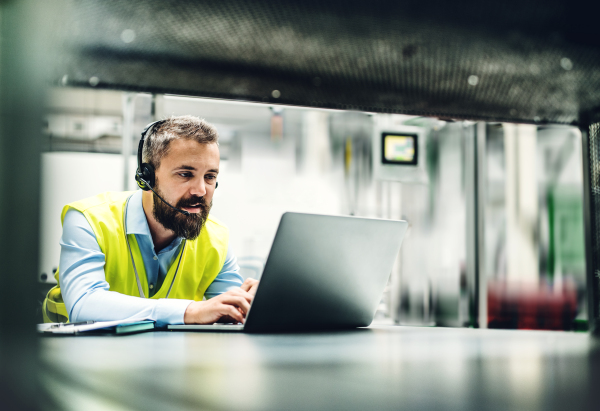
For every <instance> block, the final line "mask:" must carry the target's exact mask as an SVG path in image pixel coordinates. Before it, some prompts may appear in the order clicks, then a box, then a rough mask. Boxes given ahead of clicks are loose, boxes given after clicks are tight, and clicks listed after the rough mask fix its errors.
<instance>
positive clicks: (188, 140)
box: [44, 116, 258, 325]
mask: <svg viewBox="0 0 600 411" xmlns="http://www.w3.org/2000/svg"><path fill="white" fill-rule="evenodd" d="M142 159H143V162H142ZM218 174H219V148H218V135H217V131H216V129H215V128H214V127H213V126H211V125H210V124H208V123H206V122H205V121H204V120H201V119H199V118H197V117H193V116H182V117H172V118H169V119H167V120H163V121H159V122H156V123H153V124H152V125H150V126H149V127H148V128H147V129H146V130H144V133H143V134H142V140H141V141H140V148H139V153H138V171H137V172H136V180H137V181H138V185H139V186H140V187H141V188H142V190H138V191H136V192H133V193H131V192H125V193H103V194H99V195H97V196H95V197H92V198H88V199H84V200H81V201H76V202H74V203H71V204H68V205H66V206H65V207H64V209H63V212H62V220H63V234H62V238H61V241H60V245H61V254H60V265H59V270H58V271H57V273H56V275H55V277H56V279H57V281H58V282H59V284H58V285H57V286H56V287H55V288H53V289H52V290H50V292H49V293H48V296H47V298H46V300H45V302H44V320H45V321H66V320H67V319H68V320H70V322H78V321H86V320H96V321H108V320H120V319H127V318H140V317H144V318H149V319H152V320H155V321H156V322H157V324H159V325H165V324H182V323H185V324H211V323H214V322H218V321H224V322H242V323H243V322H244V318H245V315H246V313H247V312H248V309H249V308H250V303H251V302H252V298H253V296H254V293H255V291H256V286H257V284H258V282H257V281H256V280H253V279H248V280H246V281H245V282H243V283H242V277H241V276H240V274H239V267H238V265H237V263H236V259H235V257H234V256H233V254H232V252H231V250H230V249H229V232H228V229H227V228H226V227H225V226H224V225H222V224H221V223H220V222H218V221H217V220H216V219H215V218H213V217H212V216H210V215H209V212H210V209H211V207H212V198H213V194H214V191H215V189H216V187H217V185H218V183H217V176H218ZM203 297H206V301H202V300H203Z"/></svg>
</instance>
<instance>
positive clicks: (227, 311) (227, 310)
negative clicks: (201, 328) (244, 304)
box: [221, 304, 244, 323]
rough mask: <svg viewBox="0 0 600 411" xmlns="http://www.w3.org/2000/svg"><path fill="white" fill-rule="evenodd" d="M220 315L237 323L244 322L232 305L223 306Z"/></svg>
mask: <svg viewBox="0 0 600 411" xmlns="http://www.w3.org/2000/svg"><path fill="white" fill-rule="evenodd" d="M221 313H222V314H223V316H229V317H231V318H233V319H234V320H235V321H237V322H239V323H243V322H244V316H243V315H242V313H240V312H239V311H238V310H237V308H235V307H234V306H233V305H228V304H223V307H222V309H221Z"/></svg>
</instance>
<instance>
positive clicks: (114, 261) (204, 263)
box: [43, 192, 229, 322]
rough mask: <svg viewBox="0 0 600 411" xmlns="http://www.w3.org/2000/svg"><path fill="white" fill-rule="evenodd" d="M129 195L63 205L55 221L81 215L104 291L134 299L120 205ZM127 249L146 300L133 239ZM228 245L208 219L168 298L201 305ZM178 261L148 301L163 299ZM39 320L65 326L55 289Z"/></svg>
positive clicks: (135, 289) (223, 231)
mask: <svg viewBox="0 0 600 411" xmlns="http://www.w3.org/2000/svg"><path fill="white" fill-rule="evenodd" d="M131 194H132V192H108V193H102V194H99V195H97V196H95V197H91V198H87V199H85V200H81V201H76V202H74V203H71V204H67V205H66V206H65V207H64V208H63V210H62V215H61V221H64V218H65V214H66V213H67V211H68V210H69V209H71V208H73V209H75V210H77V211H79V212H81V213H83V215H84V216H85V217H86V219H87V221H88V222H89V223H90V225H91V226H92V230H94V234H96V240H97V241H98V245H99V246H100V250H101V251H102V252H103V253H104V255H105V257H106V264H105V266H104V274H105V277H106V281H107V282H108V284H109V285H110V291H116V292H119V293H121V294H125V295H131V296H135V297H139V296H140V293H139V290H138V285H137V281H136V278H135V273H134V270H133V265H132V263H131V256H130V255H129V250H128V248H127V242H126V240H125V227H124V212H125V204H126V203H127V198H129V196H130V195H131ZM129 244H130V245H131V252H132V254H133V259H134V261H135V266H136V268H137V270H138V275H139V277H140V282H141V285H142V289H143V291H144V294H145V295H149V293H148V279H147V277H146V270H145V267H144V262H143V259H142V254H141V252H140V249H139V246H138V243H137V241H136V239H135V235H134V234H129ZM228 244H229V230H228V229H227V227H225V226H224V225H223V224H221V223H220V222H218V221H217V220H216V219H214V218H213V217H210V216H209V217H208V219H207V221H206V224H205V225H204V227H203V228H202V231H201V232H200V236H198V238H197V239H195V240H192V241H187V243H186V246H185V249H184V250H183V253H184V254H183V256H181V264H180V266H179V271H178V273H177V276H176V278H175V281H174V282H173V287H172V289H171V293H170V294H169V298H178V299H187V300H196V301H200V300H202V298H203V297H204V292H205V291H206V289H207V288H208V286H209V285H210V284H211V283H212V282H213V280H214V279H215V278H216V276H217V275H218V274H219V272H220V271H221V268H222V267H223V264H225V258H226V256H227V247H228ZM180 253H181V251H180ZM178 260H179V255H178V256H177V258H176V259H175V260H174V263H173V264H172V265H171V267H170V268H169V271H168V272H167V276H166V277H165V280H164V281H163V283H162V286H161V288H160V290H158V292H157V293H156V294H154V295H153V296H152V297H151V298H153V299H157V298H165V297H166V296H167V292H168V290H169V287H170V286H171V282H172V281H173V276H174V275H175V271H176V268H177V262H178ZM55 278H56V281H57V282H58V278H59V270H57V271H56V274H55ZM43 316H44V322H67V321H68V319H69V315H68V313H67V309H66V307H65V304H64V302H63V299H62V295H61V292H60V283H59V284H57V285H56V287H53V288H52V289H51V290H50V291H49V292H48V295H47V296H46V299H45V300H44V306H43Z"/></svg>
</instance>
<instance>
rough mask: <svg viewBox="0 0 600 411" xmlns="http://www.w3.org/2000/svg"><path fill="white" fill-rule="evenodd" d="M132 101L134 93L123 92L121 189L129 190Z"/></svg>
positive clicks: (133, 100) (133, 113)
mask: <svg viewBox="0 0 600 411" xmlns="http://www.w3.org/2000/svg"><path fill="white" fill-rule="evenodd" d="M134 103H135V94H134V93H123V137H122V138H121V153H122V154H123V191H127V190H129V179H130V175H129V158H130V157H131V145H132V142H131V139H132V133H133V120H134V116H135V111H134V108H135V106H134Z"/></svg>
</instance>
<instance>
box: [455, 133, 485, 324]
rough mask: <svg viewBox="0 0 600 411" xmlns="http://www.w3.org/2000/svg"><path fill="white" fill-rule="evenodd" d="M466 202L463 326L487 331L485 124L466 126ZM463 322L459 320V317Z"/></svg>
mask: <svg viewBox="0 0 600 411" xmlns="http://www.w3.org/2000/svg"><path fill="white" fill-rule="evenodd" d="M464 138H465V178H466V181H465V197H466V198H465V202H466V206H467V219H466V220H467V264H466V277H467V278H466V283H467V284H466V288H467V290H466V291H467V295H468V300H469V301H468V303H469V304H468V307H469V320H468V323H467V324H465V325H468V326H471V327H478V328H487V324H488V312H487V278H486V277H487V273H486V270H485V242H484V239H485V237H484V228H485V225H484V224H485V218H484V217H485V193H486V190H485V185H486V184H487V178H486V123H483V122H480V123H477V124H475V125H474V126H467V127H465V134H464ZM461 320H462V318H461Z"/></svg>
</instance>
